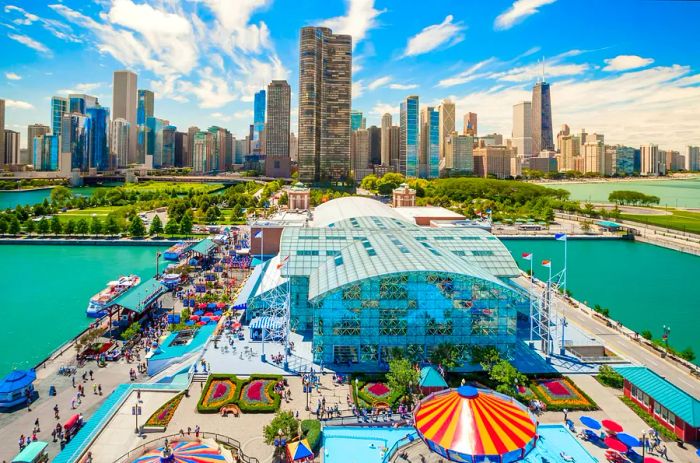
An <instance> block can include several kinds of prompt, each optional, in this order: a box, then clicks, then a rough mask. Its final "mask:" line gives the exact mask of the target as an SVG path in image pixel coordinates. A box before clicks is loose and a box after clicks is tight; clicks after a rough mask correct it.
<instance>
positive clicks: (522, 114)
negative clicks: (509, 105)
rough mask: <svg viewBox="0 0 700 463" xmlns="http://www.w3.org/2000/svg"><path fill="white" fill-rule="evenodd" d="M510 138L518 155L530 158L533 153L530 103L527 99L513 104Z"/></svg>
mask: <svg viewBox="0 0 700 463" xmlns="http://www.w3.org/2000/svg"><path fill="white" fill-rule="evenodd" d="M512 140H513V146H515V149H517V150H518V151H517V152H518V156H521V157H524V158H530V157H532V156H533V155H534V154H535V153H533V150H532V104H531V103H530V102H529V101H522V102H520V103H518V104H515V105H513V134H512Z"/></svg>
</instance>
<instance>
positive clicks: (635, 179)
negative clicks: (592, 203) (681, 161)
mask: <svg viewBox="0 0 700 463" xmlns="http://www.w3.org/2000/svg"><path fill="white" fill-rule="evenodd" d="M679 180H681V181H682V180H700V175H698V174H676V175H674V176H671V177H666V176H659V177H618V178H612V177H610V178H590V179H580V178H577V179H571V180H561V179H558V180H542V179H538V180H524V181H525V182H526V183H534V184H536V185H544V186H546V185H585V184H591V183H618V182H671V181H679Z"/></svg>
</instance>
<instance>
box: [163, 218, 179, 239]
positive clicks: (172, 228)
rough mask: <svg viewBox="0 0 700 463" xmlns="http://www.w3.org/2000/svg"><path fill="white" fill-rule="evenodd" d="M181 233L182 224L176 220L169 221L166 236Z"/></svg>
mask: <svg viewBox="0 0 700 463" xmlns="http://www.w3.org/2000/svg"><path fill="white" fill-rule="evenodd" d="M179 231H180V224H179V223H177V222H176V221H175V219H168V221H167V222H166V224H165V234H166V235H170V236H172V235H175V234H177V232H179Z"/></svg>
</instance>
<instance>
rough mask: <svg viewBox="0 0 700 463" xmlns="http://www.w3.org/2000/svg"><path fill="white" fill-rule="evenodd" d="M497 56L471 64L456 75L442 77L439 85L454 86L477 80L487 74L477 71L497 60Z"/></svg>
mask: <svg viewBox="0 0 700 463" xmlns="http://www.w3.org/2000/svg"><path fill="white" fill-rule="evenodd" d="M495 61H496V60H495V58H489V59H485V60H483V61H479V62H478V63H476V64H474V65H472V66H470V67H469V68H467V69H466V70H464V71H462V72H460V73H459V74H457V75H456V76H454V77H448V78H446V79H442V80H441V81H439V82H438V84H437V86H438V87H453V86H455V85H461V84H465V83H467V82H471V81H472V80H476V79H478V78H480V77H483V76H484V75H485V74H484V73H477V71H479V70H480V69H482V68H484V67H485V66H487V65H489V64H491V63H493V62H495Z"/></svg>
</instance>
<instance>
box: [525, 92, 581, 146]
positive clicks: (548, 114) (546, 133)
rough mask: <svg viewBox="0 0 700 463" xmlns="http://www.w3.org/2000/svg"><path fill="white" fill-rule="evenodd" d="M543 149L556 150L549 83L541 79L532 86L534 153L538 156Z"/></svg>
mask: <svg viewBox="0 0 700 463" xmlns="http://www.w3.org/2000/svg"><path fill="white" fill-rule="evenodd" d="M581 143H585V142H583V141H582V142H581ZM543 150H549V151H554V138H553V135H552V101H551V99H550V96H549V84H548V83H547V82H544V81H541V82H537V83H536V84H535V86H534V87H532V154H533V155H535V156H537V155H538V154H540V151H543Z"/></svg>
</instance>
